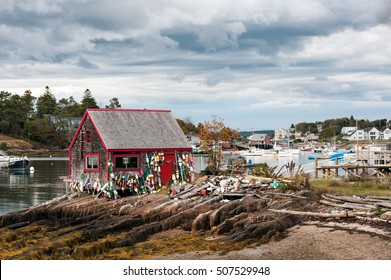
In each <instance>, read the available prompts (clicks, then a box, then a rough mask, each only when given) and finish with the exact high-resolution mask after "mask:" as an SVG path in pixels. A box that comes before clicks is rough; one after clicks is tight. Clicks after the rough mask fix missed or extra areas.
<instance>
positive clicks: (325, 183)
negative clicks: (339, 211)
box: [311, 179, 391, 196]
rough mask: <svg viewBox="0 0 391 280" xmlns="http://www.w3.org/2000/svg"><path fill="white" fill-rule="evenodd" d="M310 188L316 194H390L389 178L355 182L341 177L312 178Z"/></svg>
mask: <svg viewBox="0 0 391 280" xmlns="http://www.w3.org/2000/svg"><path fill="white" fill-rule="evenodd" d="M311 189H312V190H313V191H314V192H315V193H318V194H321V193H331V194H338V195H348V196H353V195H357V196H391V179H383V180H380V179H367V180H364V179H363V180H362V181H357V182H349V181H345V180H342V179H327V180H326V179H314V180H311Z"/></svg>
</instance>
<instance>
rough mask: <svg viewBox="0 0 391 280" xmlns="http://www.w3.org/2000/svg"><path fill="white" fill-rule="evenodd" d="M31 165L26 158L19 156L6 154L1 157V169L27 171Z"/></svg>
mask: <svg viewBox="0 0 391 280" xmlns="http://www.w3.org/2000/svg"><path fill="white" fill-rule="evenodd" d="M29 165H30V160H29V159H28V158H27V157H26V156H24V157H18V156H9V155H6V154H4V152H3V153H2V154H1V155H0V167H1V168H9V169H11V170H14V171H22V170H27V169H28V167H29Z"/></svg>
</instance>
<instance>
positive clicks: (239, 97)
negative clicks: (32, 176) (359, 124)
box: [0, 0, 391, 125]
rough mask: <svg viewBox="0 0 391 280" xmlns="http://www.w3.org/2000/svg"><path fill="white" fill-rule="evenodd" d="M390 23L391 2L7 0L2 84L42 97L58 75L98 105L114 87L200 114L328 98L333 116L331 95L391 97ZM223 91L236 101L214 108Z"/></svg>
mask: <svg viewBox="0 0 391 280" xmlns="http://www.w3.org/2000/svg"><path fill="white" fill-rule="evenodd" d="M390 22H391V4H390V2H389V1H387V0H379V1H358V0H347V1H340V0H329V1H317V0H301V1H284V0H274V1H268V0H259V1H247V0H243V1H240V2H238V1H234V0H216V1H212V2H210V1H207V0H200V1H194V2H191V1H181V0H164V1H145V0H132V1H121V2H120V3H116V5H113V4H112V3H111V2H108V1H103V0H98V1H90V0H56V1H54V0H39V1H25V0H14V1H11V0H5V1H2V5H1V6H0V41H1V42H2V45H1V49H0V57H1V58H2V63H1V64H0V76H1V77H2V85H3V88H2V89H1V90H9V91H11V92H20V93H23V92H24V90H25V89H26V88H31V89H33V92H34V90H36V89H40V90H39V91H38V90H37V91H36V94H37V95H38V94H40V93H41V92H42V90H41V89H42V88H43V87H44V86H45V85H46V83H49V82H51V85H52V88H53V90H54V91H55V89H56V86H57V87H58V88H59V92H60V90H61V92H62V93H64V92H66V93H69V94H70V95H74V96H76V95H77V94H78V92H79V89H80V88H82V89H83V88H87V87H88V88H90V89H91V90H92V89H94V85H96V88H95V89H94V90H93V93H95V94H96V95H97V96H99V99H102V100H104V101H102V102H103V103H107V101H108V100H109V99H110V98H111V96H106V95H107V93H110V92H116V93H118V98H119V99H120V101H121V95H122V96H124V100H129V101H127V102H128V103H129V106H134V104H136V105H137V106H141V107H147V108H150V107H151V106H152V105H153V106H166V107H169V108H170V107H171V109H173V110H178V111H179V112H186V116H188V115H189V114H190V113H189V112H191V111H194V114H195V116H194V117H193V119H194V120H195V121H202V119H199V118H202V117H205V112H213V111H214V110H215V111H216V113H222V114H224V110H226V111H232V110H234V108H238V107H240V108H247V109H243V111H242V113H243V114H246V115H252V116H254V117H257V116H258V115H257V114H260V113H259V112H258V111H260V110H257V108H260V107H262V109H263V110H266V111H267V110H269V109H270V110H271V111H272V110H273V108H278V109H279V110H280V111H282V112H283V114H284V115H285V114H286V116H289V117H290V118H292V117H295V116H297V115H298V113H297V112H295V108H296V109H297V108H307V109H309V108H310V105H311V104H312V105H313V104H326V105H325V106H324V107H325V108H326V107H327V110H328V111H325V112H324V113H322V114H325V115H327V114H328V112H329V114H332V113H333V112H334V111H333V110H334V108H333V106H331V105H330V106H329V102H330V104H331V103H332V102H333V101H338V102H348V101H354V102H355V103H354V104H355V106H357V108H358V107H360V106H362V104H366V105H367V106H368V110H364V111H365V112H368V114H369V112H373V114H375V113H374V112H376V113H378V111H379V110H378V109H377V107H378V106H379V102H380V101H388V100H389V99H390V94H389V92H391V86H390V85H391V80H390V78H389V77H390V75H389V74H390V70H389V69H391V68H390V66H391V49H390V48H389V43H388V38H390V36H391V30H390V28H389V25H390ZM91 70H94V71H91ZM59 76H61V77H62V78H61V79H59V78H58V77H59ZM314 77H315V78H314ZM42 81H45V82H44V83H45V84H41V83H42ZM86 85H88V86H86ZM98 85H99V86H98ZM74 86H75V87H76V88H73V87H74ZM79 94H82V92H81V93H79ZM370 94H373V96H375V97H376V98H375V99H373V100H371V99H370V97H369V96H370ZM125 96H126V98H125ZM143 97H148V98H143ZM105 99H107V100H105ZM226 99H228V100H235V104H233V103H232V104H231V103H229V102H226V103H224V104H225V105H224V110H223V109H221V108H219V109H217V108H216V104H217V103H216V102H220V103H219V104H221V102H223V100H226ZM134 100H137V102H138V103H136V102H134ZM155 100H158V101H159V102H155ZM195 100H197V103H194V102H195ZM224 102H225V101H224ZM186 103H189V104H190V103H192V104H193V103H194V104H202V106H203V107H201V106H196V105H194V108H189V105H188V104H186ZM121 104H122V102H121ZM162 104H163V105H162ZM122 105H123V106H124V107H125V106H127V104H125V103H124V104H122ZM337 107H338V106H335V108H337ZM353 107H354V106H349V108H350V109H351V110H353ZM281 108H287V109H286V110H281ZM319 108H322V106H319ZM341 108H342V106H341ZM341 108H340V109H341ZM360 108H362V107H360ZM220 110H221V111H220ZM341 110H342V109H341ZM343 110H346V107H345V108H344V109H343ZM357 110H358V109H357ZM318 112H319V114H321V109H319V111H318ZM250 113H251V114H250ZM196 114H199V116H198V117H197V116H196ZM313 114H314V115H315V113H313ZM348 114H349V115H350V113H348ZM227 116H228V117H225V116H222V117H223V118H225V119H227V120H229V121H232V122H235V121H236V119H238V120H239V117H238V116H236V117H235V118H234V119H230V114H229V113H227ZM330 117H332V116H330ZM385 117H386V116H385ZM368 118H369V117H368ZM259 119H263V118H259ZM270 121H273V120H270ZM293 121H294V120H289V121H287V122H288V123H289V124H288V125H290V123H292V122H293Z"/></svg>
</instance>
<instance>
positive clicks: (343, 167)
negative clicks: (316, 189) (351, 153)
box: [314, 158, 391, 178]
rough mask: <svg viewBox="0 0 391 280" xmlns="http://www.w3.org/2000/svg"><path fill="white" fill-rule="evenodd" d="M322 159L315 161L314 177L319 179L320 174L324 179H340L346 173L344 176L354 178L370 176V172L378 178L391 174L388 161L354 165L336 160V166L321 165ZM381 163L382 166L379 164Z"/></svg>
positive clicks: (366, 160)
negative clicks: (364, 175) (363, 175)
mask: <svg viewBox="0 0 391 280" xmlns="http://www.w3.org/2000/svg"><path fill="white" fill-rule="evenodd" d="M321 159H322V158H316V159H315V160H314V177H315V178H318V177H319V173H321V174H322V177H323V178H325V177H328V178H329V177H339V176H340V174H342V171H344V174H343V175H344V176H354V177H360V176H361V174H369V171H370V170H371V171H372V174H371V175H374V176H378V177H386V176H389V175H390V174H391V163H389V161H387V160H376V161H375V162H376V163H375V164H369V163H368V159H362V160H358V161H356V162H355V164H353V163H347V164H345V163H344V164H340V163H339V159H338V158H336V159H335V164H334V165H322V166H320V165H319V162H318V161H319V160H321ZM379 162H380V164H379Z"/></svg>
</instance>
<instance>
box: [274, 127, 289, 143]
mask: <svg viewBox="0 0 391 280" xmlns="http://www.w3.org/2000/svg"><path fill="white" fill-rule="evenodd" d="M291 135H292V133H291V132H290V131H289V130H286V129H281V128H280V129H276V130H275V131H274V140H276V141H282V140H284V139H286V138H289V137H291Z"/></svg>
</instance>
